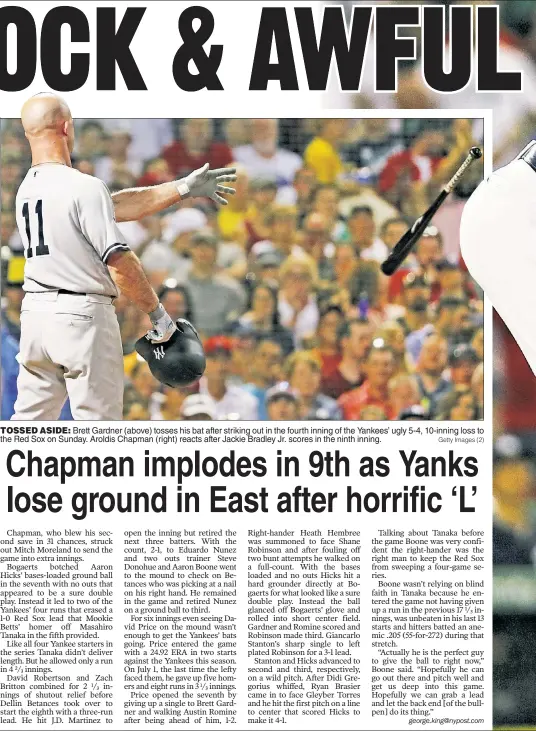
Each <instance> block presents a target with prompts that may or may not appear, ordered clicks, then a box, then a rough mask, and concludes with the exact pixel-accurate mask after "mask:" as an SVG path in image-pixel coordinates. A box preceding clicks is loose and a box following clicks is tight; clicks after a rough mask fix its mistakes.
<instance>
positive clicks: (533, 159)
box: [518, 140, 536, 172]
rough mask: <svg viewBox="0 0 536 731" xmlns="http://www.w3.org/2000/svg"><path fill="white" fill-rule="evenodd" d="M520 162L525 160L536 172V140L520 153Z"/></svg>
mask: <svg viewBox="0 0 536 731" xmlns="http://www.w3.org/2000/svg"><path fill="white" fill-rule="evenodd" d="M518 160H524V161H525V162H526V163H527V165H529V166H530V167H531V168H532V169H533V170H534V172H536V140H532V142H530V143H529V144H528V145H527V146H526V147H525V149H524V150H523V151H522V152H521V153H520V155H519V157H518Z"/></svg>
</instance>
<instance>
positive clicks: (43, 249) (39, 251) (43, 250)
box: [22, 199, 50, 259]
mask: <svg viewBox="0 0 536 731" xmlns="http://www.w3.org/2000/svg"><path fill="white" fill-rule="evenodd" d="M35 212H36V214H37V226H38V238H39V241H38V243H37V246H36V247H35V255H36V256H44V255H45V254H50V251H49V250H48V246H47V245H46V244H45V237H44V234H43V201H42V200H41V199H39V200H38V201H37V203H36V204H35ZM22 215H23V216H24V221H25V222H26V236H27V238H28V249H27V250H26V258H27V259H30V258H31V257H32V256H33V249H32V232H31V230H30V207H29V205H28V202H26V203H25V204H24V205H23V206H22Z"/></svg>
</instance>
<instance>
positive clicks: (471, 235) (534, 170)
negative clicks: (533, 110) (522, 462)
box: [460, 141, 536, 375]
mask: <svg viewBox="0 0 536 731" xmlns="http://www.w3.org/2000/svg"><path fill="white" fill-rule="evenodd" d="M535 200H536V141H532V142H531V143H529V144H528V145H527V147H525V149H524V150H523V151H522V152H521V153H520V154H519V156H518V157H517V158H516V159H515V160H514V161H513V162H511V163H509V164H508V165H506V166H505V167H502V168H499V169H498V170H496V171H495V172H493V173H492V174H491V175H490V176H489V177H488V178H487V179H486V180H484V181H482V183H480V185H479V186H478V188H477V189H476V190H475V192H474V193H473V195H472V196H471V197H470V198H469V200H468V201H467V203H466V204H465V207H464V210H463V214H462V219H461V228H460V248H461V253H462V256H463V258H464V261H465V263H466V264H467V267H468V269H469V271H470V273H471V275H472V276H473V277H474V278H475V279H476V281H477V282H478V283H479V284H480V286H481V287H482V289H483V290H484V292H485V293H486V294H487V296H488V297H489V298H490V300H491V303H492V305H493V306H494V307H495V309H496V310H497V312H498V313H499V315H500V316H501V317H502V319H503V320H504V322H505V323H506V325H507V326H508V328H509V329H510V332H511V333H512V335H513V336H514V338H515V339H516V340H517V342H518V344H519V347H520V348H521V350H522V351H523V354H524V355H525V358H526V359H527V361H528V363H529V365H530V367H531V369H532V371H533V373H534V374H535V375H536V329H535V328H534V315H535V313H536V205H535Z"/></svg>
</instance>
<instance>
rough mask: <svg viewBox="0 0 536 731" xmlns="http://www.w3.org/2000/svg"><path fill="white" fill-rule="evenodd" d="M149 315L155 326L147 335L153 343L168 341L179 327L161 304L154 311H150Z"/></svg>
mask: <svg viewBox="0 0 536 731" xmlns="http://www.w3.org/2000/svg"><path fill="white" fill-rule="evenodd" d="M149 317H150V318H151V322H152V324H153V328H152V330H149V332H148V333H147V335H146V336H145V337H146V338H147V339H148V340H150V341H151V343H167V341H168V340H169V339H170V337H171V336H172V335H173V333H174V332H175V330H176V329H177V325H176V324H175V323H174V322H173V320H172V319H171V317H170V316H169V315H168V313H167V312H166V311H165V309H164V308H163V306H162V305H160V304H159V305H158V307H157V308H156V310H154V312H151V313H149Z"/></svg>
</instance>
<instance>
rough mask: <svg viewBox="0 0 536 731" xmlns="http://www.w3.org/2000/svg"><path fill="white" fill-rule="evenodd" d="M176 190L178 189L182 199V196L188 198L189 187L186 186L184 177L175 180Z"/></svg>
mask: <svg viewBox="0 0 536 731" xmlns="http://www.w3.org/2000/svg"><path fill="white" fill-rule="evenodd" d="M177 190H178V191H179V195H180V197H181V198H182V199H183V200H184V198H188V196H189V195H190V188H189V187H188V185H187V183H186V182H185V180H184V178H182V179H181V180H179V181H178V182H177Z"/></svg>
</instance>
